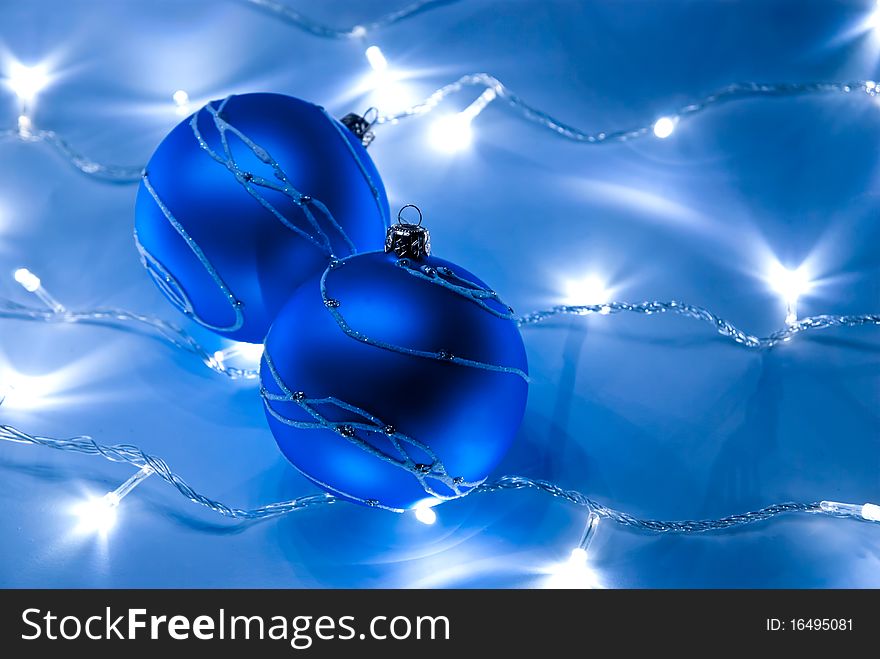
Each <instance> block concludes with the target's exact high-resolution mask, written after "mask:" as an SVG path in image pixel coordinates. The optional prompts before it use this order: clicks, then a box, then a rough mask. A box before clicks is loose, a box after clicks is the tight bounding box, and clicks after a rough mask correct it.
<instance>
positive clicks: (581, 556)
mask: <svg viewBox="0 0 880 659" xmlns="http://www.w3.org/2000/svg"><path fill="white" fill-rule="evenodd" d="M568 562H569V563H571V564H572V565H575V566H578V565H585V564H586V562H587V550H586V549H584V548H582V547H575V548H574V549H572V550H571V555H570V556H569V557H568Z"/></svg>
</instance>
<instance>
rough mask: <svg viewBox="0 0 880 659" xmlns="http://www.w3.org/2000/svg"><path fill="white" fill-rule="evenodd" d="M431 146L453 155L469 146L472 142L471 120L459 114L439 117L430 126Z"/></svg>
mask: <svg viewBox="0 0 880 659" xmlns="http://www.w3.org/2000/svg"><path fill="white" fill-rule="evenodd" d="M430 138H431V144H432V145H433V146H434V148H435V149H438V150H439V151H445V152H447V153H454V152H456V151H461V150H462V149H466V148H467V147H468V146H470V143H471V141H472V140H473V132H472V131H471V120H470V118H469V117H466V116H462V115H461V114H450V115H447V116H445V117H441V118H440V119H438V120H437V121H435V122H434V124H433V125H432V126H431V134H430Z"/></svg>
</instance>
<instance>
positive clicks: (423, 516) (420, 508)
mask: <svg viewBox="0 0 880 659" xmlns="http://www.w3.org/2000/svg"><path fill="white" fill-rule="evenodd" d="M432 503H436V501H435V500H434V499H428V500H426V501H422V502H419V503H418V504H416V507H415V508H414V509H413V513H414V514H415V516H416V519H417V520H419V521H420V522H421V523H422V524H427V525H428V526H430V525H431V524H433V523H434V522H436V521H437V513H435V512H434V509H433V508H431V504H432Z"/></svg>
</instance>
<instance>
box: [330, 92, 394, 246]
mask: <svg viewBox="0 0 880 659" xmlns="http://www.w3.org/2000/svg"><path fill="white" fill-rule="evenodd" d="M321 111H322V112H323V113H324V116H326V117H327V121H328V122H330V125H331V126H333V128H335V129H336V132H337V134H338V135H339V138H340V139H341V140H342V143H343V144H344V145H345V146H346V148H347V149H348V152H349V153H350V154H351V157H352V159H353V160H354V162H355V164H356V165H357V166H358V169H359V170H360V172H361V176H363V177H364V181H365V182H366V184H367V186H369V188H370V192H371V193H372V195H373V201H375V202H376V210H378V211H379V217H380V218H381V219H382V231H383V233H384V232H385V230H386V229H388V224H389V218H388V216H387V214H386V213H385V209H384V208H383V207H382V201H381V197H380V195H379V188H378V186H377V185H376V182H375V181H373V177H372V176H370V172H369V171H367V166H366V165H365V164H364V162H363V160H362V159H361V157H360V155H359V154H358V152H357V151H356V150H355V148H354V146H352V143H351V142H350V141H349V139H348V137H346V135H345V133H346V132H350V131H348V129H347V128H345V127H344V126H343V125H342V124H341V123H340V122H338V121H336V119H334V118H333V117H331V116H330V114H329V113H328V112H327V110H325V109H324V108H321ZM325 212H327V213H328V214H329V211H327V210H326V209H325ZM355 251H357V250H355ZM353 253H354V252H353Z"/></svg>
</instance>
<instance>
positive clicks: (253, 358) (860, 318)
mask: <svg viewBox="0 0 880 659" xmlns="http://www.w3.org/2000/svg"><path fill="white" fill-rule="evenodd" d="M13 276H14V278H15V280H16V281H17V282H18V283H19V284H20V285H21V286H22V288H24V289H25V290H26V291H27V292H29V293H31V294H33V295H34V296H36V297H37V298H38V299H40V300H41V301H42V302H43V303H44V304H45V308H43V307H33V306H28V305H24V304H21V303H18V302H15V301H13V300H9V299H6V298H0V318H8V319H15V320H28V321H36V322H44V323H71V324H86V325H99V326H102V327H109V328H117V329H118V328H126V329H128V328H131V327H136V328H138V329H139V330H140V331H142V332H143V333H144V334H147V335H151V336H154V337H156V338H158V339H160V340H162V341H164V342H166V343H167V344H168V345H170V346H171V347H173V348H176V349H178V350H181V351H183V352H185V353H188V354H191V355H193V356H195V357H196V358H198V359H199V361H201V362H202V363H203V364H204V365H205V366H206V367H208V368H209V369H211V370H212V371H214V372H216V373H220V374H222V375H225V376H226V377H228V378H229V379H231V380H239V379H244V380H255V379H257V378H258V377H259V371H258V369H256V368H240V367H236V366H231V365H229V364H228V363H227V362H228V361H229V360H230V359H231V358H234V357H239V356H240V357H243V358H244V359H245V360H246V361H248V362H251V363H257V362H259V359H260V357H261V356H262V352H263V350H262V345H260V344H249V343H236V344H235V345H233V346H232V347H230V348H226V349H223V350H214V351H212V350H210V349H208V348H206V347H205V346H203V345H202V344H201V343H199V342H198V341H197V340H196V339H195V338H193V337H192V336H191V335H190V334H188V333H187V332H186V331H185V330H183V329H181V328H180V327H178V326H177V325H175V324H173V323H170V322H168V321H166V320H163V319H161V318H159V317H156V316H151V315H148V314H142V313H138V312H134V311H128V310H126V309H90V310H82V311H77V310H72V309H69V308H67V307H66V306H64V305H63V304H61V303H60V302H59V301H58V300H57V299H55V297H54V296H53V295H51V294H50V293H49V292H48V291H47V290H46V289H45V287H44V286H43V285H42V281H41V280H40V278H39V277H37V276H36V275H35V274H33V273H32V272H31V271H30V270H28V269H27V268H19V269H17V270H16V271H15V272H14V274H13ZM783 297H784V299H785V301H786V303H787V304H788V313H787V315H786V323H787V324H786V326H785V327H783V328H781V329H779V330H776V331H775V332H773V333H771V334H769V335H768V336H765V337H759V336H755V335H753V334H749V333H747V332H745V331H743V330H741V329H739V328H738V327H736V326H735V325H734V324H733V323H731V322H730V321H728V320H725V319H724V318H722V317H720V316H718V315H717V314H715V313H713V312H712V311H710V310H709V309H706V308H705V307H700V306H697V305H693V304H688V303H686V302H678V301H676V300H671V301H668V302H663V301H660V300H652V301H646V302H636V303H632V302H614V301H611V302H603V303H600V304H582V305H559V306H555V307H552V308H550V309H543V310H539V311H533V312H531V313H527V314H524V315H522V316H518V317H516V322H517V324H518V325H519V326H520V327H529V326H532V325H537V324H539V323H542V322H544V321H546V320H549V319H551V318H554V317H556V316H563V315H569V316H586V315H590V314H597V315H601V316H609V315H615V314H620V313H632V314H637V315H642V316H656V315H661V314H672V315H677V316H683V317H685V318H692V319H694V320H701V321H703V322H705V323H707V324H709V325H712V326H713V327H714V328H715V331H716V332H717V333H718V334H719V335H721V336H723V337H725V338H727V339H729V340H730V341H731V342H732V343H734V344H736V345H739V346H742V347H744V348H750V349H755V350H767V349H770V348H773V347H774V346H776V345H778V344H780V343H783V342H788V341H790V340H791V339H792V338H794V337H795V336H798V335H800V334H803V333H805V332H808V331H816V330H821V329H828V328H833V327H860V326H865V325H868V326H871V325H880V314H849V315H831V314H822V315H819V316H809V317H806V318H801V319H800V320H798V319H797V317H796V316H793V315H792V314H793V312H792V311H791V305H792V304H794V305H796V303H797V299H796V298H794V299H792V297H791V293H790V291H787V292H786V293H785V295H784V296H783Z"/></svg>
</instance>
